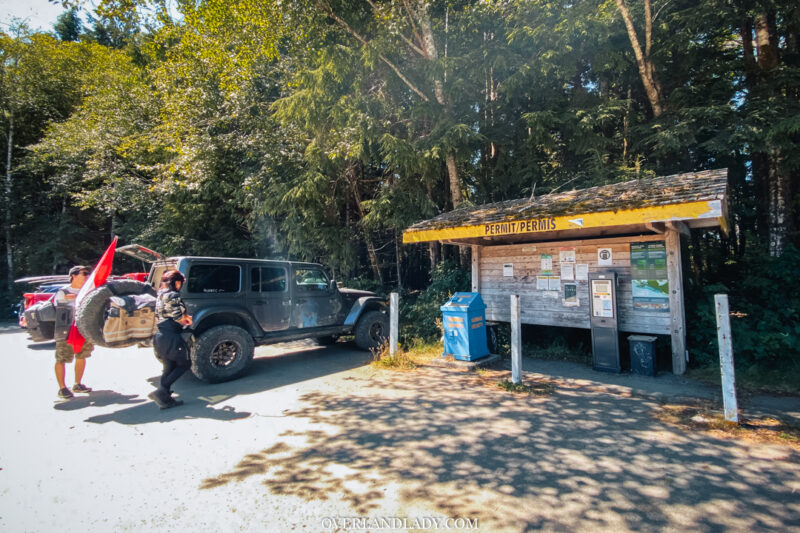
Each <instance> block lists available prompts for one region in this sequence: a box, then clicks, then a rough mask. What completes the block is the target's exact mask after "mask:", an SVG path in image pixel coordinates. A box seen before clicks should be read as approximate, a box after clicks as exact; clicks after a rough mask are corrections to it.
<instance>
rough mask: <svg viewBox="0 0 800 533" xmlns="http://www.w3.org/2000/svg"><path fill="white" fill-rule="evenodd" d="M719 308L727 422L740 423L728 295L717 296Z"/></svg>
mask: <svg viewBox="0 0 800 533" xmlns="http://www.w3.org/2000/svg"><path fill="white" fill-rule="evenodd" d="M714 304H715V305H716V308H717V341H718V342H719V366H720V371H721V372H722V403H723V406H724V408H725V420H727V421H728V422H733V423H735V424H738V423H739V407H738V405H737V403H736V377H735V375H734V370H733V341H732V339H731V317H730V310H729V309H728V295H727V294H715V295H714Z"/></svg>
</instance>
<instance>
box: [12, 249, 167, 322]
mask: <svg viewBox="0 0 800 533" xmlns="http://www.w3.org/2000/svg"><path fill="white" fill-rule="evenodd" d="M117 252H121V253H124V254H126V255H129V256H131V257H134V258H136V259H140V260H142V261H151V262H152V260H153V259H152V258H153V257H157V258H160V257H161V256H160V254H157V253H156V252H153V251H152V250H149V249H147V248H145V247H144V246H141V245H138V244H131V245H128V246H122V247H120V248H117ZM143 264H144V263H143ZM108 279H109V280H114V279H132V280H135V281H141V282H145V281H146V280H147V272H130V273H128V274H120V275H116V276H109V278H108ZM16 283H29V284H31V285H33V286H34V287H35V290H34V291H33V292H26V293H25V294H23V295H22V296H23V300H22V301H21V302H20V303H19V304H18V310H17V313H18V316H19V325H20V326H21V327H23V328H24V327H26V324H25V310H26V309H27V308H29V307H30V306H32V305H34V304H38V303H40V302H46V301H48V300H50V299H51V298H52V297H53V296H54V295H55V293H56V292H58V289H60V288H61V287H63V286H64V285H66V284H67V283H69V276H68V275H60V276H31V277H27V278H21V279H18V280H16Z"/></svg>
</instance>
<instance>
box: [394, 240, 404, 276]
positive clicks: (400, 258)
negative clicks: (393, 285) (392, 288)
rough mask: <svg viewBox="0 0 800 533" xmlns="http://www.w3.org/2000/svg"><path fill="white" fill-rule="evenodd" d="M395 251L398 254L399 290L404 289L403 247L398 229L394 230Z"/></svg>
mask: <svg viewBox="0 0 800 533" xmlns="http://www.w3.org/2000/svg"><path fill="white" fill-rule="evenodd" d="M394 253H395V256H397V290H399V291H402V290H403V247H402V246H400V238H399V237H398V235H397V230H395V231H394Z"/></svg>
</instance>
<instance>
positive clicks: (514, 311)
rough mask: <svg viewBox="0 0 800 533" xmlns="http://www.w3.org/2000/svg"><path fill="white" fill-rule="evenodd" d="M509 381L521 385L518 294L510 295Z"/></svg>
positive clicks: (520, 336)
mask: <svg viewBox="0 0 800 533" xmlns="http://www.w3.org/2000/svg"><path fill="white" fill-rule="evenodd" d="M511 381H512V382H513V383H522V323H521V321H520V316H519V294H512V295H511Z"/></svg>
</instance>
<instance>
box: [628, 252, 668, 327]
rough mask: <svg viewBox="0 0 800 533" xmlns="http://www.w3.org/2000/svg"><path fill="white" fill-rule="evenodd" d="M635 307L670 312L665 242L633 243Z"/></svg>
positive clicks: (632, 269)
mask: <svg viewBox="0 0 800 533" xmlns="http://www.w3.org/2000/svg"><path fill="white" fill-rule="evenodd" d="M631 283H632V285H633V294H632V296H633V307H634V309H647V310H650V311H660V312H669V282H668V281H667V247H666V246H665V244H664V243H663V242H639V243H636V242H632V243H631Z"/></svg>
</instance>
